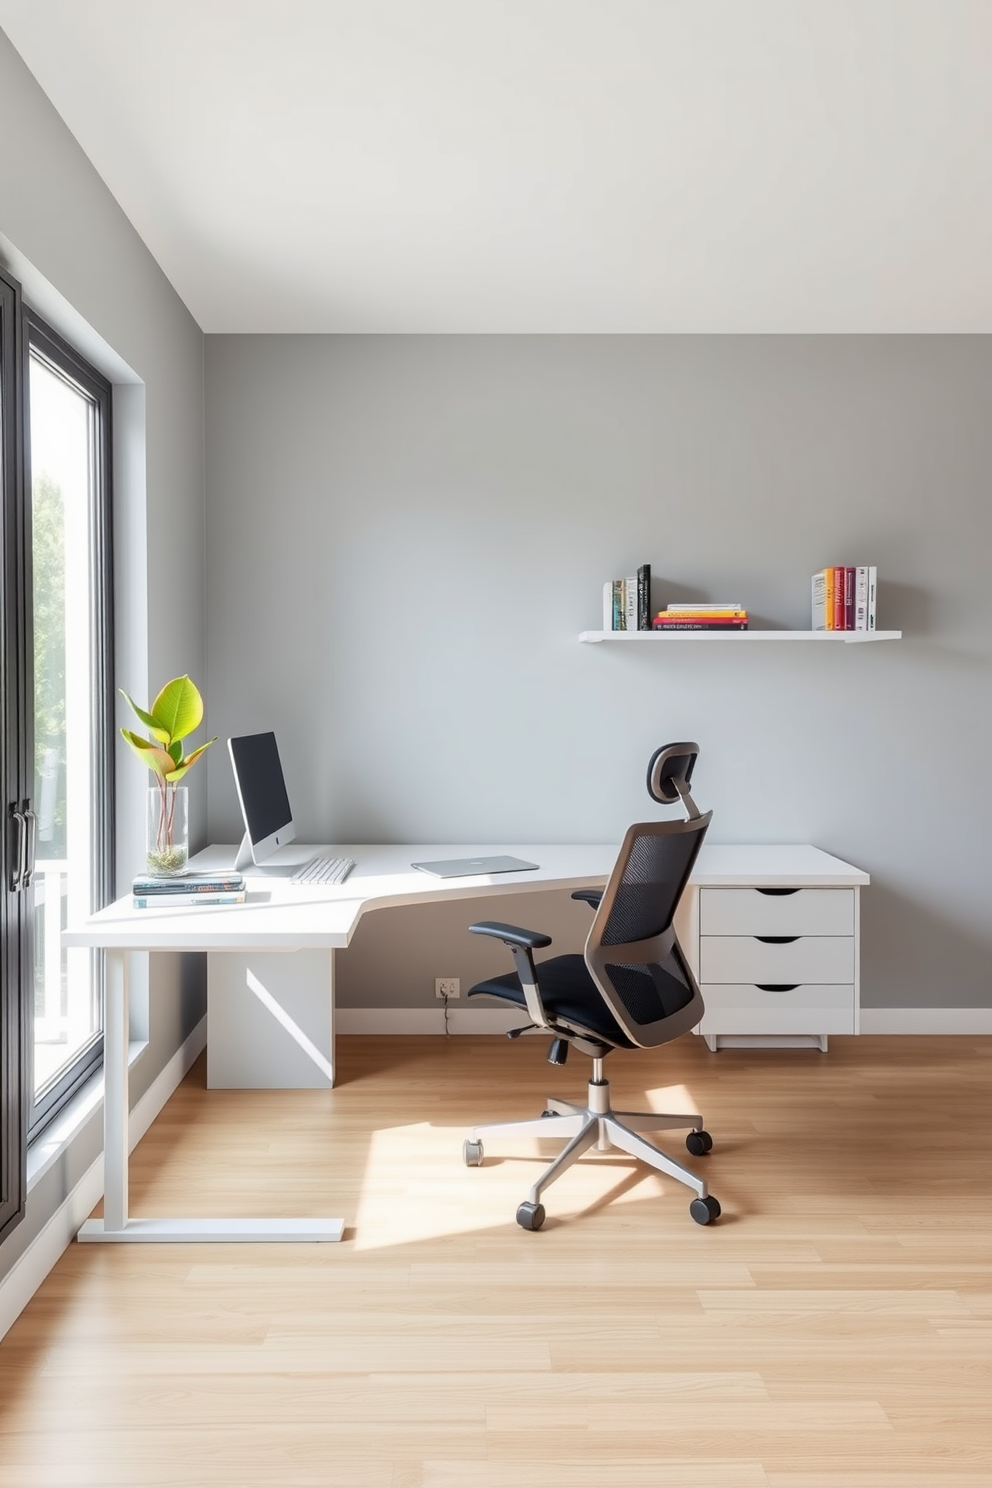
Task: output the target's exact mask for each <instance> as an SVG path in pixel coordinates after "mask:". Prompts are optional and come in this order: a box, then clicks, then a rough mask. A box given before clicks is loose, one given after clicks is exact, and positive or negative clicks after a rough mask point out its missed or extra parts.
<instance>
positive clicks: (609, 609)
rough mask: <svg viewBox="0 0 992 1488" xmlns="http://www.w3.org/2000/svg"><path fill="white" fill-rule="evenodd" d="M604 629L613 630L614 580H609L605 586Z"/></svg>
mask: <svg viewBox="0 0 992 1488" xmlns="http://www.w3.org/2000/svg"><path fill="white" fill-rule="evenodd" d="M603 629H604V630H612V629H613V580H612V579H607V581H606V583H605V584H604V585H603Z"/></svg>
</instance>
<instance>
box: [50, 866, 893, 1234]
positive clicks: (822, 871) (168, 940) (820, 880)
mask: <svg viewBox="0 0 992 1488" xmlns="http://www.w3.org/2000/svg"><path fill="white" fill-rule="evenodd" d="M295 851H296V855H297V856H301V855H302V856H305V855H306V853H308V852H310V851H312V849H303V848H296V850H295ZM334 851H335V852H338V853H342V854H347V855H348V856H350V857H353V858H354V859H355V860H356V862H357V865H358V866H357V867H356V868H355V869H354V870H353V872H352V874H351V876H350V877H349V878H348V879H347V880H346V882H345V883H343V884H339V885H335V886H325V887H306V888H303V887H300V886H293V885H290V884H288V883H287V882H286V881H285V880H279V879H276V878H272V879H259V878H252V879H251V880H250V882H249V899H248V902H247V903H246V904H244V905H237V906H231V907H223V908H219V907H218V908H214V907H209V906H200V907H199V908H197V909H193V910H188V911H187V910H184V909H182V908H179V909H163V910H148V909H141V910H135V909H132V907H131V899H130V895H129V896H128V897H127V898H125V899H120V900H118V901H117V902H116V903H115V904H111V905H108V906H107V908H106V909H103V910H101V911H100V912H99V913H98V914H95V915H93V916H92V917H91V918H90V919H88V920H86V921H85V922H84V923H83V924H81V925H78V926H75V925H74V926H70V927H69V929H67V930H66V931H65V932H64V933H63V937H62V940H63V944H64V945H66V946H89V947H98V948H102V949H103V950H105V951H106V953H107V995H106V1014H105V1030H104V1218H103V1219H101V1220H87V1221H86V1223H85V1224H84V1225H83V1227H82V1229H81V1230H80V1232H79V1239H80V1240H84V1241H110V1240H112V1241H128V1242H130V1241H180V1240H185V1241H205V1240H218V1241H233V1240H246V1241H259V1240H311V1241H313V1240H339V1239H340V1238H341V1233H342V1229H343V1223H344V1222H343V1220H340V1219H315V1218H300V1219H282V1220H267V1219H132V1218H129V1216H128V1202H127V1199H128V1193H127V1188H128V1110H129V1102H128V1067H127V1044H128V957H129V953H130V952H132V951H134V952H138V951H228V952H235V953H242V954H243V953H245V952H252V951H257V952H269V951H279V950H282V951H298V950H301V949H312V950H315V951H321V952H323V953H325V954H326V955H327V961H328V965H329V971H328V990H329V994H330V995H329V997H328V1007H329V1009H330V1024H329V1042H328V1049H327V1053H328V1063H329V1079H330V1080H331V1081H333V1075H334V1069H333V1054H334V1042H333V1034H334V1030H333V961H334V954H333V953H334V951H335V950H339V949H343V948H344V947H346V946H347V945H348V944H349V942H350V940H351V938H352V936H353V935H354V933H355V929H356V927H357V925H358V923H359V921H360V920H361V918H362V916H363V915H364V914H365V913H366V912H367V911H370V910H374V909H381V908H387V907H389V906H393V905H408V904H421V903H435V902H438V901H443V900H457V899H472V898H483V897H488V896H492V895H499V894H508V893H512V894H518V893H526V892H529V891H532V892H539V891H547V890H551V889H570V888H582V887H585V886H586V885H589V886H595V885H598V884H602V883H605V882H606V879H607V878H608V877H609V873H610V870H611V868H612V866H613V862H614V859H615V856H616V851H617V849H616V847H615V846H614V845H611V844H602V843H596V844H592V845H588V844H586V845H579V846H554V845H547V844H541V845H539V846H535V845H534V844H532V843H507V844H503V843H501V844H499V845H498V846H495V847H494V846H493V845H492V844H485V843H484V844H478V843H474V844H465V843H458V844H452V843H432V844H401V845H395V844H393V845H388V846H381V845H380V846H365V845H362V844H358V845H348V844H344V845H335V847H334ZM233 852H234V849H233V848H232V847H219V848H208V849H207V850H206V851H205V852H204V853H202V854H198V855H197V857H196V858H195V859H194V860H193V862H194V866H195V867H197V868H201V869H206V868H209V867H210V866H211V865H212V864H216V865H218V866H220V865H223V866H227V865H229V864H230V862H231V861H232V860H233ZM492 852H507V853H512V854H514V855H515V856H518V857H522V858H526V859H528V860H529V861H531V862H535V863H538V864H540V867H539V868H538V869H537V870H536V871H532V872H529V873H518V874H514V873H503V874H498V875H494V876H492V877H488V876H483V875H480V876H479V877H476V878H462V879H436V878H432V877H430V876H428V875H426V874H423V873H419V872H417V871H415V870H413V869H411V868H410V866H409V865H410V863H411V861H412V860H415V859H428V860H429V859H432V858H449V857H468V856H476V855H480V854H484V853H492ZM867 882H868V875H867V874H865V873H862V872H861V871H860V870H859V869H857V868H852V866H851V865H850V864H849V863H844V862H841V860H840V859H838V858H834V857H831V856H830V855H829V854H828V853H823V852H820V851H819V850H818V849H817V848H814V847H808V846H802V845H790V846H760V847H746V846H740V847H722V846H718V845H713V846H704V847H703V848H702V850H701V852H700V855H699V858H698V859H697V862H696V866H695V868H694V870H693V874H692V880H691V884H692V888H693V891H694V892H691V893H690V894H689V895H687V896H686V899H685V901H684V904H685V909H684V912H683V914H682V915H681V916H680V937H681V939H682V942H683V945H684V946H685V949H686V952H687V954H688V955H689V957H690V959H691V960H692V962H693V964H694V968H695V969H696V970H697V975H698V971H699V956H700V945H701V942H702V941H703V938H704V936H703V935H702V934H700V894H701V891H704V890H711V889H739V890H743V891H744V892H745V893H748V892H750V891H754V890H760V889H762V888H765V889H775V888H788V889H792V890H796V891H798V890H800V889H830V888H834V889H837V888H850V889H852V890H853V892H854V897H855V901H856V899H857V890H858V887H860V885H862V884H866V883H867ZM783 902H784V901H783ZM768 903H769V904H775V903H776V900H775V898H774V897H771V898H769V900H768ZM719 912H720V913H724V912H725V908H724V909H721V910H720V911H719ZM855 913H856V910H855ZM716 928H717V929H720V928H721V927H720V926H717V927H716ZM732 928H733V927H732ZM738 928H739V927H738ZM705 930H706V927H705V925H704V926H703V932H704V934H705ZM764 933H765V932H763V931H762V930H760V929H759V930H757V931H754V932H753V934H755V935H758V936H760V935H762V934H764ZM769 933H775V934H776V935H777V932H769ZM799 933H800V932H797V934H796V935H793V934H792V933H791V930H790V932H789V939H790V941H794V940H796V939H797V938H798V935H799ZM801 933H805V934H808V932H801ZM714 938H715V937H714ZM736 938H739V937H737V936H735V935H731V936H730V937H729V939H736ZM704 949H706V948H705V947H704ZM854 949H855V955H856V940H855V947H854ZM703 969H704V970H705V968H703ZM854 975H855V982H854V986H853V995H854V996H855V998H856V995H857V983H856V975H857V968H856V965H855V969H854ZM790 980H791V978H790ZM705 995H706V992H705V987H704V996H705ZM852 1031H854V1030H853V1029H852Z"/></svg>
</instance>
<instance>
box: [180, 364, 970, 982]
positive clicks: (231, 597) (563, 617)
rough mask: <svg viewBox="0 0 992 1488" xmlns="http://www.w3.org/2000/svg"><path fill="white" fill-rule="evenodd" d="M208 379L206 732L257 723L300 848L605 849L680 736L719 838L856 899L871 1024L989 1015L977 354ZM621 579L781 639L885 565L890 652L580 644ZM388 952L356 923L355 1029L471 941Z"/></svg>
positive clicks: (463, 938)
mask: <svg viewBox="0 0 992 1488" xmlns="http://www.w3.org/2000/svg"><path fill="white" fill-rule="evenodd" d="M206 369H207V376H206V388H207V431H208V438H207V492H208V501H207V574H208V599H207V607H208V611H207V634H208V660H207V679H208V687H209V695H210V698H211V703H212V726H213V728H215V729H216V730H218V731H219V732H221V733H222V734H228V733H237V732H242V731H252V730H255V729H260V728H267V727H274V728H275V729H276V731H277V733H278V735H279V738H280V743H281V747H282V750H283V754H284V763H285V767H286V772H287V776H288V781H289V786H290V792H291V796H292V798H293V801H294V805H295V807H296V813H297V816H298V819H300V821H301V823H302V827H303V831H304V833H305V835H306V837H307V838H308V839H309V840H311V841H325V840H338V841H349V840H350V841H358V842H361V841H391V840H400V841H404V840H410V841H416V840H421V841H431V840H434V841H444V840H449V841H471V840H472V839H490V840H493V841H496V842H499V841H513V840H514V839H524V840H531V841H536V842H541V841H557V840H562V841H583V840H586V841H592V840H616V839H618V838H619V836H620V834H621V832H622V830H623V828H624V827H625V826H626V824H627V823H628V822H630V821H631V820H636V819H638V818H640V817H643V816H646V815H651V814H652V808H651V803H650V802H649V801H648V799H647V797H646V795H645V791H644V784H643V776H644V769H645V765H646V762H647V759H648V757H649V755H650V753H651V751H652V749H653V748H654V747H655V746H656V745H658V744H659V743H662V742H663V741H665V740H668V739H672V738H679V737H685V736H688V737H691V738H695V739H697V740H698V741H699V743H700V744H701V746H702V757H701V759H700V763H699V765H698V767H697V772H696V781H697V783H698V790H697V796H698V799H699V800H700V802H701V803H703V804H704V805H706V806H712V808H713V810H714V813H715V815H714V825H713V828H712V840H716V841H724V842H764V841H770V842H774V841H785V842H803V841H809V842H813V843H815V844H817V845H818V846H820V847H822V848H825V849H827V850H828V851H830V852H833V853H836V854H838V855H840V856H841V857H844V858H847V859H849V860H850V861H851V862H853V863H856V864H857V865H858V866H860V867H862V868H865V869H867V870H868V871H869V872H870V873H871V875H872V879H873V883H872V887H871V888H870V889H869V890H868V891H866V893H865V895H864V909H863V1002H864V1003H865V1004H866V1005H869V1006H872V1005H874V1006H914V1005H916V1006H925V1007H934V1006H940V1005H951V1006H987V1005H989V1003H990V1001H992V997H990V967H992V938H990V937H992V932H990V929H989V918H988V903H989V891H990V887H992V873H990V866H989V842H990V840H992V792H990V791H989V788H988V759H989V746H990V720H992V701H990V697H992V694H990V688H989V682H990V659H992V643H990V625H989V618H988V601H987V597H986V594H985V586H986V583H987V574H988V563H989V554H990V550H992V543H990V539H992V520H990V511H992V504H990V484H992V421H990V418H989V410H990V406H992V404H990V394H992V342H990V340H989V339H988V338H986V337H970V338H966V337H948V338H944V337H937V336H930V337H913V336H901V337H774V338H772V337H670V338H669V337H653V336H652V337H648V336H645V337H609V336H599V337H575V336H573V337H563V338H557V337H533V338H528V337H505V338H504V337H478V338H476V337H399V338H396V337H388V336H384V337H377V338H351V337H335V338H332V337H323V336H313V337H295V336H286V337H282V336H267V337H253V336H240V337H238V336H209V337H207V339H206ZM643 561H649V562H650V563H651V564H652V566H653V570H654V576H655V584H654V599H655V604H656V606H657V605H662V604H665V603H668V602H669V601H672V600H676V599H687V598H716V599H732V600H741V601H743V602H744V603H745V604H746V605H747V606H748V608H749V610H750V612H751V615H752V625H753V626H755V627H763V626H778V627H785V628H791V627H796V628H800V627H808V625H809V576H810V574H811V573H812V572H813V571H814V570H815V569H818V568H820V567H822V566H823V565H824V564H829V563H845V562H846V563H859V562H870V563H875V564H877V566H878V569H879V573H880V576H881V580H880V600H879V623H880V626H882V627H888V628H902V629H903V630H904V631H905V633H906V634H905V639H904V640H902V641H901V642H896V643H886V644H877V645H872V646H862V647H853V646H818V645H812V644H810V645H802V644H791V643H790V644H785V643H783V644H780V645H773V644H766V645H748V646H746V647H739V648H737V647H734V646H733V645H732V644H731V643H730V642H728V643H727V644H726V645H725V646H713V647H706V648H701V647H698V646H681V647H680V646H677V645H667V646H665V647H663V648H662V647H660V646H658V647H629V648H628V647H624V648H621V647H619V646H608V645H604V646H580V645H578V644H577V636H578V633H579V631H580V630H582V629H584V628H598V626H599V624H600V614H601V608H600V605H601V599H600V596H601V586H602V583H603V580H604V579H607V578H611V577H614V576H620V575H623V574H624V573H628V572H630V571H632V569H633V568H634V566H635V565H636V564H637V563H639V562H643ZM209 772H210V789H209V805H210V816H209V830H210V836H211V837H212V838H213V839H214V840H224V839H227V840H231V839H234V838H235V837H236V836H237V835H238V833H239V830H240V828H239V819H238V813H237V805H236V801H235V797H234V792H233V788H232V785H231V781H230V774H229V767H228V765H227V761H226V758H225V757H224V756H223V755H222V754H221V753H220V751H215V753H214V755H213V757H212V758H211V759H210V761H209ZM493 913H494V914H498V912H497V910H496V909H495V908H494V910H493ZM555 913H556V914H558V913H559V911H558V910H557V909H556V910H555ZM571 914H572V911H571V910H567V909H561V912H560V917H561V918H562V920H563V923H564V922H565V921H567V923H568V924H569V925H571V926H572V927H573V928H572V930H571V931H570V932H568V933H570V934H572V935H573V937H578V936H579V935H580V933H581V930H580V928H578V927H580V926H581V928H582V929H584V926H585V923H586V922H585V919H581V918H580V919H579V920H575V919H573V918H570V916H571ZM531 917H533V916H531ZM407 918H409V917H407ZM409 928H410V927H409V926H408V924H407V922H406V920H404V919H403V917H402V915H401V914H400V913H398V912H397V913H396V914H393V915H389V916H384V917H383V919H382V922H381V928H379V929H377V930H376V931H375V933H374V934H373V926H372V922H371V921H370V922H369V925H368V926H366V927H363V929H362V931H361V932H360V934H359V937H358V938H357V939H356V942H355V945H354V946H353V948H352V949H351V951H349V953H348V954H347V956H346V957H344V958H342V959H343V963H344V964H343V966H342V1001H343V1002H345V1003H349V1002H351V1003H359V1004H361V1003H365V1004H369V1005H372V1004H380V1005H398V1004H403V1003H422V1004H423V1005H425V1006H426V1005H429V1004H431V1003H432V998H433V977H434V975H436V974H437V975H459V974H461V975H463V976H471V975H473V974H474V972H475V971H476V969H477V967H478V965H479V961H478V958H479V956H480V955H481V954H482V953H481V952H479V951H478V949H477V948H476V947H475V943H474V941H472V940H471V938H470V937H469V936H467V934H466V933H465V915H464V912H463V911H461V912H456V911H444V910H438V911H436V912H435V921H434V923H433V924H432V927H431V928H432V931H434V932H436V934H434V935H432V936H431V937H426V936H421V937H417V939H416V941H415V942H411V941H410V940H409V939H408V932H409ZM486 954H487V955H488V954H490V953H489V952H487V953H486ZM487 965H488V962H487Z"/></svg>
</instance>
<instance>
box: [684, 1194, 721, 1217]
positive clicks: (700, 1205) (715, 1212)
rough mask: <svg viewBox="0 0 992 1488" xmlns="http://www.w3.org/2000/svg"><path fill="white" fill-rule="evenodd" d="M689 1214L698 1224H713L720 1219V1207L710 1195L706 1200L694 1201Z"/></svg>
mask: <svg viewBox="0 0 992 1488" xmlns="http://www.w3.org/2000/svg"><path fill="white" fill-rule="evenodd" d="M689 1213H690V1214H691V1215H692V1217H693V1219H694V1220H695V1221H696V1223H697V1224H712V1223H713V1221H714V1220H715V1219H719V1218H720V1205H719V1204H718V1203H717V1201H716V1199H715V1198H714V1197H713V1195H712V1194H709V1195H708V1196H707V1197H706V1198H705V1199H693V1201H692V1203H691V1204H690V1205H689Z"/></svg>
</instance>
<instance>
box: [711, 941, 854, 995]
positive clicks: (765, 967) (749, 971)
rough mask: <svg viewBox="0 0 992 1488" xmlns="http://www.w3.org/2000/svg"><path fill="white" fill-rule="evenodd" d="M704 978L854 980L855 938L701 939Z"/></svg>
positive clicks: (794, 980) (738, 979) (793, 980)
mask: <svg viewBox="0 0 992 1488" xmlns="http://www.w3.org/2000/svg"><path fill="white" fill-rule="evenodd" d="M699 980H700V982H701V983H705V984H707V985H708V984H709V983H710V982H730V983H738V982H848V983H853V981H854V936H853V935H833V936H831V935H796V936H789V937H785V936H763V935H701V936H700V937H699Z"/></svg>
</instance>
